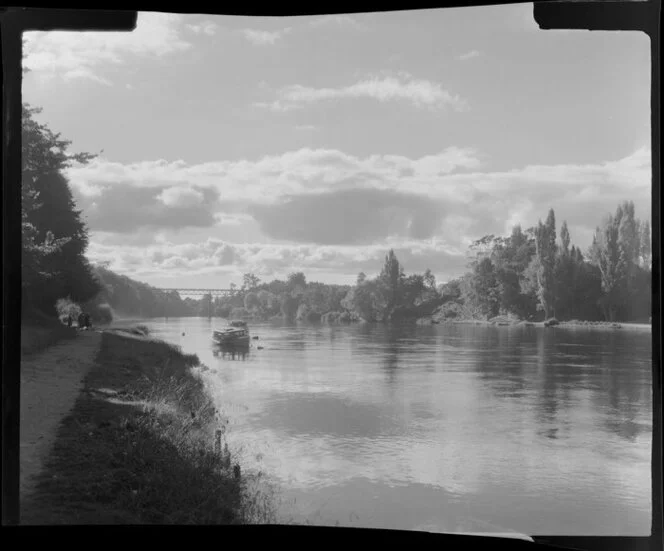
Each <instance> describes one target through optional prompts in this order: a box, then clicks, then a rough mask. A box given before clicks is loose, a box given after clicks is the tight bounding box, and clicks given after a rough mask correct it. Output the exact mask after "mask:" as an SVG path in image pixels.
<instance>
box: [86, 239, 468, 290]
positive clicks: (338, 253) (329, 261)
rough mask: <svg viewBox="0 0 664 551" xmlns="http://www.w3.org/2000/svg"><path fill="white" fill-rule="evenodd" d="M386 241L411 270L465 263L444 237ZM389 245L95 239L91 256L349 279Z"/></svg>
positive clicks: (175, 268)
mask: <svg viewBox="0 0 664 551" xmlns="http://www.w3.org/2000/svg"><path fill="white" fill-rule="evenodd" d="M386 246H389V247H392V248H394V250H395V253H396V254H397V256H398V257H399V258H400V259H401V260H402V262H403V263H404V265H405V266H406V268H407V269H408V270H409V271H424V270H425V269H426V268H431V269H432V270H434V271H436V272H437V273H439V274H454V273H456V272H457V271H458V270H461V269H463V266H464V263H465V257H464V256H463V255H460V254H457V253H455V252H454V251H450V250H449V247H448V246H447V245H446V244H445V243H444V242H442V241H440V240H431V241H429V242H422V241H412V240H411V241H409V240H390V241H389V242H387V243H386ZM385 251H386V248H385V245H373V246H364V247H354V246H309V245H292V244H290V245H289V244H271V243H252V244H232V243H228V242H225V241H223V240H219V239H214V238H207V239H205V240H201V241H199V242H197V243H191V244H174V243H168V242H163V243H157V244H151V245H149V246H140V245H108V244H103V243H98V242H94V243H92V244H91V245H90V249H89V251H88V256H89V257H90V259H91V260H92V261H93V262H103V261H107V262H110V265H111V269H115V270H118V271H121V272H125V273H127V272H130V273H132V274H144V275H147V274H154V275H156V274H169V275H170V276H171V277H178V276H183V275H187V277H189V278H192V277H197V276H205V275H215V274H216V275H220V276H226V277H230V278H235V279H236V280H241V276H242V274H243V273H246V272H249V271H251V272H253V273H256V274H257V275H258V276H259V277H261V278H264V279H265V278H284V277H286V276H287V275H288V273H291V272H292V271H294V270H296V271H300V270H301V271H304V272H305V273H307V274H310V279H311V278H312V277H314V278H315V277H316V275H317V274H330V273H336V274H347V275H348V278H349V279H348V281H349V282H350V281H352V279H353V278H354V277H355V276H356V274H357V273H359V272H360V271H363V272H365V273H367V274H370V275H371V274H374V275H375V274H376V273H377V272H378V270H379V269H380V266H382V262H383V259H384V256H385Z"/></svg>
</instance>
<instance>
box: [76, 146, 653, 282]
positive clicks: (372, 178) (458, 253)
mask: <svg viewBox="0 0 664 551" xmlns="http://www.w3.org/2000/svg"><path fill="white" fill-rule="evenodd" d="M650 164H651V153H650V150H649V149H647V148H642V149H639V150H637V151H635V152H634V153H633V154H631V155H628V156H626V157H624V158H622V159H618V160H615V161H608V162H603V163H593V164H586V165H551V166H548V165H530V166H526V167H521V168H517V169H514V170H509V171H501V172H495V171H494V172H491V171H481V168H482V166H483V165H482V163H481V162H480V159H479V156H478V155H477V153H476V152H474V151H473V150H471V149H464V148H449V149H446V150H444V151H442V152H440V153H439V154H436V155H429V156H425V157H421V158H408V157H405V156H397V155H371V156H366V157H356V156H353V155H349V154H347V153H344V152H342V151H338V150H334V149H315V150H312V149H301V150H297V151H290V152H286V153H283V154H281V155H273V156H267V157H263V158H260V159H256V160H238V161H219V162H215V163H204V164H197V165H190V164H187V163H185V162H183V161H175V162H167V161H163V160H160V161H149V162H148V161H146V162H143V163H134V164H127V165H124V164H121V163H112V162H109V161H106V160H103V159H96V160H95V161H93V162H92V163H90V164H89V165H87V166H83V167H76V168H72V169H70V170H69V171H68V175H69V177H70V181H71V185H72V189H73V191H74V194H75V197H76V200H77V203H78V205H79V208H82V209H83V211H84V213H85V215H86V217H87V220H88V224H89V227H90V230H91V232H92V236H93V239H92V242H93V243H95V246H96V247H97V249H94V250H96V251H98V252H99V251H103V250H107V251H110V250H111V249H112V250H115V251H118V254H120V252H122V251H128V250H131V254H133V255H134V256H132V257H131V258H135V255H137V254H140V251H138V249H141V248H146V247H147V249H150V247H157V248H158V249H159V250H161V251H162V252H163V254H164V255H166V256H167V257H169V258H172V260H170V261H169V262H170V264H167V265H166V264H163V265H162V264H159V265H158V266H156V265H155V266H153V267H152V268H150V266H149V263H147V264H145V266H144V267H143V268H141V269H144V270H153V271H154V270H157V271H159V273H162V274H166V273H168V274H179V273H182V274H186V273H187V270H194V272H195V273H200V274H213V273H222V272H219V270H222V271H223V273H231V272H232V273H235V272H234V270H239V272H238V273H241V271H242V270H244V271H249V270H252V271H256V272H257V273H260V274H264V275H266V276H267V275H270V274H277V273H281V271H287V270H290V271H293V269H295V267H300V268H301V269H302V270H303V271H305V272H306V273H312V274H320V275H321V277H332V276H334V275H335V274H336V276H337V277H340V275H342V276H343V277H350V276H351V275H352V274H356V273H357V272H358V271H360V270H361V271H365V272H370V271H372V270H376V269H378V268H377V266H379V265H380V262H381V260H380V258H382V255H384V253H385V250H387V249H388V248H390V247H393V248H395V250H399V251H402V252H401V253H400V255H399V258H402V256H403V259H404V263H405V264H406V266H407V268H408V269H413V270H415V269H416V268H415V267H416V266H424V265H426V264H430V266H428V267H430V268H431V269H432V270H433V269H434V268H435V269H436V270H439V271H440V273H441V274H442V273H446V274H448V276H451V275H454V274H453V273H452V271H454V270H457V268H458V269H459V270H460V269H462V268H463V262H465V260H464V255H465V252H466V250H467V246H468V244H469V243H470V242H471V241H472V240H475V239H477V238H479V237H481V236H483V235H486V234H489V233H494V234H503V235H505V234H508V233H509V232H510V231H511V227H512V226H513V225H515V224H517V223H520V224H522V226H523V227H525V228H527V227H529V226H531V225H534V224H536V223H537V220H538V219H540V218H545V217H546V214H547V211H548V209H549V208H554V209H555V212H556V217H557V220H558V224H559V225H560V224H562V221H563V220H567V222H568V225H569V227H570V233H571V237H572V242H573V243H574V244H576V245H577V246H581V247H582V248H585V247H587V246H588V245H589V244H590V240H591V239H592V231H593V229H594V228H595V226H596V225H597V224H598V223H599V222H600V221H601V219H602V216H603V215H604V214H605V213H608V212H613V211H615V208H616V206H617V204H618V203H619V202H620V201H623V200H626V199H631V200H634V202H635V206H636V213H637V216H638V217H639V218H642V219H647V218H649V213H650V200H651V197H650V185H651V167H650ZM99 236H103V239H102V238H101V237H99ZM113 236H115V237H113ZM211 237H214V238H215V239H217V240H218V241H219V242H223V243H225V244H228V245H229V246H232V247H233V256H232V259H233V260H232V262H231V261H230V260H228V263H224V264H219V263H218V260H217V259H216V257H215V258H213V255H212V254H211V253H208V252H205V253H201V254H202V256H200V257H195V259H196V262H195V263H194V260H191V261H190V259H189V257H188V256H187V255H188V254H189V253H187V254H185V253H184V252H182V251H181V250H180V249H178V248H175V244H177V246H178V247H182V246H184V245H192V244H194V245H196V246H199V245H200V246H202V245H201V244H202V243H206V242H207V240H208V238H211ZM136 239H138V241H136V243H135V244H134V245H132V244H131V242H130V240H136ZM160 239H161V241H159V240H160ZM102 245H103V246H104V247H110V249H103V248H102V249H99V247H101V246H102ZM132 247H133V248H132ZM147 249H146V250H147ZM182 250H184V249H182ZM187 250H189V249H187ZM194 250H198V249H194ZM215 250H216V249H215ZM178 251H180V252H178ZM175 253H177V254H175ZM100 254H101V253H100ZM109 254H110V253H109ZM169 255H170V256H169ZM225 255H226V256H224V258H226V259H230V258H231V256H230V252H228V250H227V251H226V253H225ZM194 256H195V255H194ZM205 258H207V260H205ZM436 259H437V260H436ZM406 260H407V262H406ZM121 265H122V266H124V264H121ZM128 265H129V264H127V266H128ZM411 266H412V268H411ZM436 266H439V268H436ZM425 267H426V266H425ZM417 269H419V268H417ZM194 272H192V273H194ZM132 273H134V272H132ZM457 273H458V272H457ZM344 274H345V275H344Z"/></svg>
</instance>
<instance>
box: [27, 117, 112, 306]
mask: <svg viewBox="0 0 664 551" xmlns="http://www.w3.org/2000/svg"><path fill="white" fill-rule="evenodd" d="M40 112H41V109H39V108H33V107H30V106H29V105H28V104H24V105H23V112H22V121H21V122H22V135H21V137H22V144H21V149H22V151H21V152H22V212H21V216H22V224H21V226H22V240H23V251H22V252H23V254H22V268H23V299H24V300H23V302H24V305H25V306H26V307H31V306H33V307H37V308H38V309H40V310H42V311H45V312H47V313H50V314H55V302H56V301H57V299H58V298H64V296H71V298H72V299H73V300H79V301H85V300H88V299H90V298H92V297H93V296H94V295H95V294H96V293H97V292H98V291H99V285H98V283H97V282H96V280H95V278H94V277H93V275H92V270H91V267H90V266H89V264H88V262H87V260H86V259H85V257H84V253H85V250H86V248H87V244H88V242H87V228H86V227H85V225H84V224H83V223H82V221H81V219H80V211H77V210H76V205H75V202H74V200H73V198H72V195H71V191H70V189H69V185H68V182H67V181H66V179H65V178H64V176H62V174H61V172H62V171H63V170H64V169H66V168H67V167H69V166H71V165H72V164H73V163H80V164H86V163H88V162H90V161H91V160H92V159H94V158H95V157H96V155H92V154H90V153H78V154H70V153H68V151H67V150H68V147H69V145H70V144H71V142H70V141H67V140H63V139H61V137H60V134H55V133H54V132H52V131H51V130H50V129H49V128H48V127H47V126H46V125H43V124H40V123H38V122H37V121H36V120H35V118H34V116H35V115H37V114H39V113H40Z"/></svg>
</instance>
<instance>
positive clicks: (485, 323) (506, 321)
mask: <svg viewBox="0 0 664 551" xmlns="http://www.w3.org/2000/svg"><path fill="white" fill-rule="evenodd" d="M417 324H418V325H477V326H480V327H495V326H504V327H560V328H566V329H573V328H587V329H612V330H614V329H625V330H632V331H652V325H651V324H650V323H632V322H609V321H583V320H569V321H558V320H547V321H538V322H533V321H524V320H518V319H514V318H508V317H503V316H499V317H496V318H492V319H489V320H474V319H463V320H459V319H444V318H443V319H440V318H435V317H429V318H420V319H418V320H417Z"/></svg>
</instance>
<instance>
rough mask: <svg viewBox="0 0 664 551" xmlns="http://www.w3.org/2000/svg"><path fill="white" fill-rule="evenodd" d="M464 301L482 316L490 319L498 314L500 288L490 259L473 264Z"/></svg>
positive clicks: (483, 259)
mask: <svg viewBox="0 0 664 551" xmlns="http://www.w3.org/2000/svg"><path fill="white" fill-rule="evenodd" d="M465 299H466V300H467V302H468V303H469V304H470V305H473V306H474V307H475V309H476V310H477V311H479V313H481V315H482V316H486V317H487V318H492V317H495V316H497V315H498V314H499V313H500V287H499V283H498V277H497V275H496V271H495V268H494V265H493V262H492V261H491V259H490V258H488V257H483V258H481V259H480V260H479V261H478V262H476V263H475V264H474V266H473V271H472V272H471V274H470V277H469V279H468V280H467V283H466V286H465Z"/></svg>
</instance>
